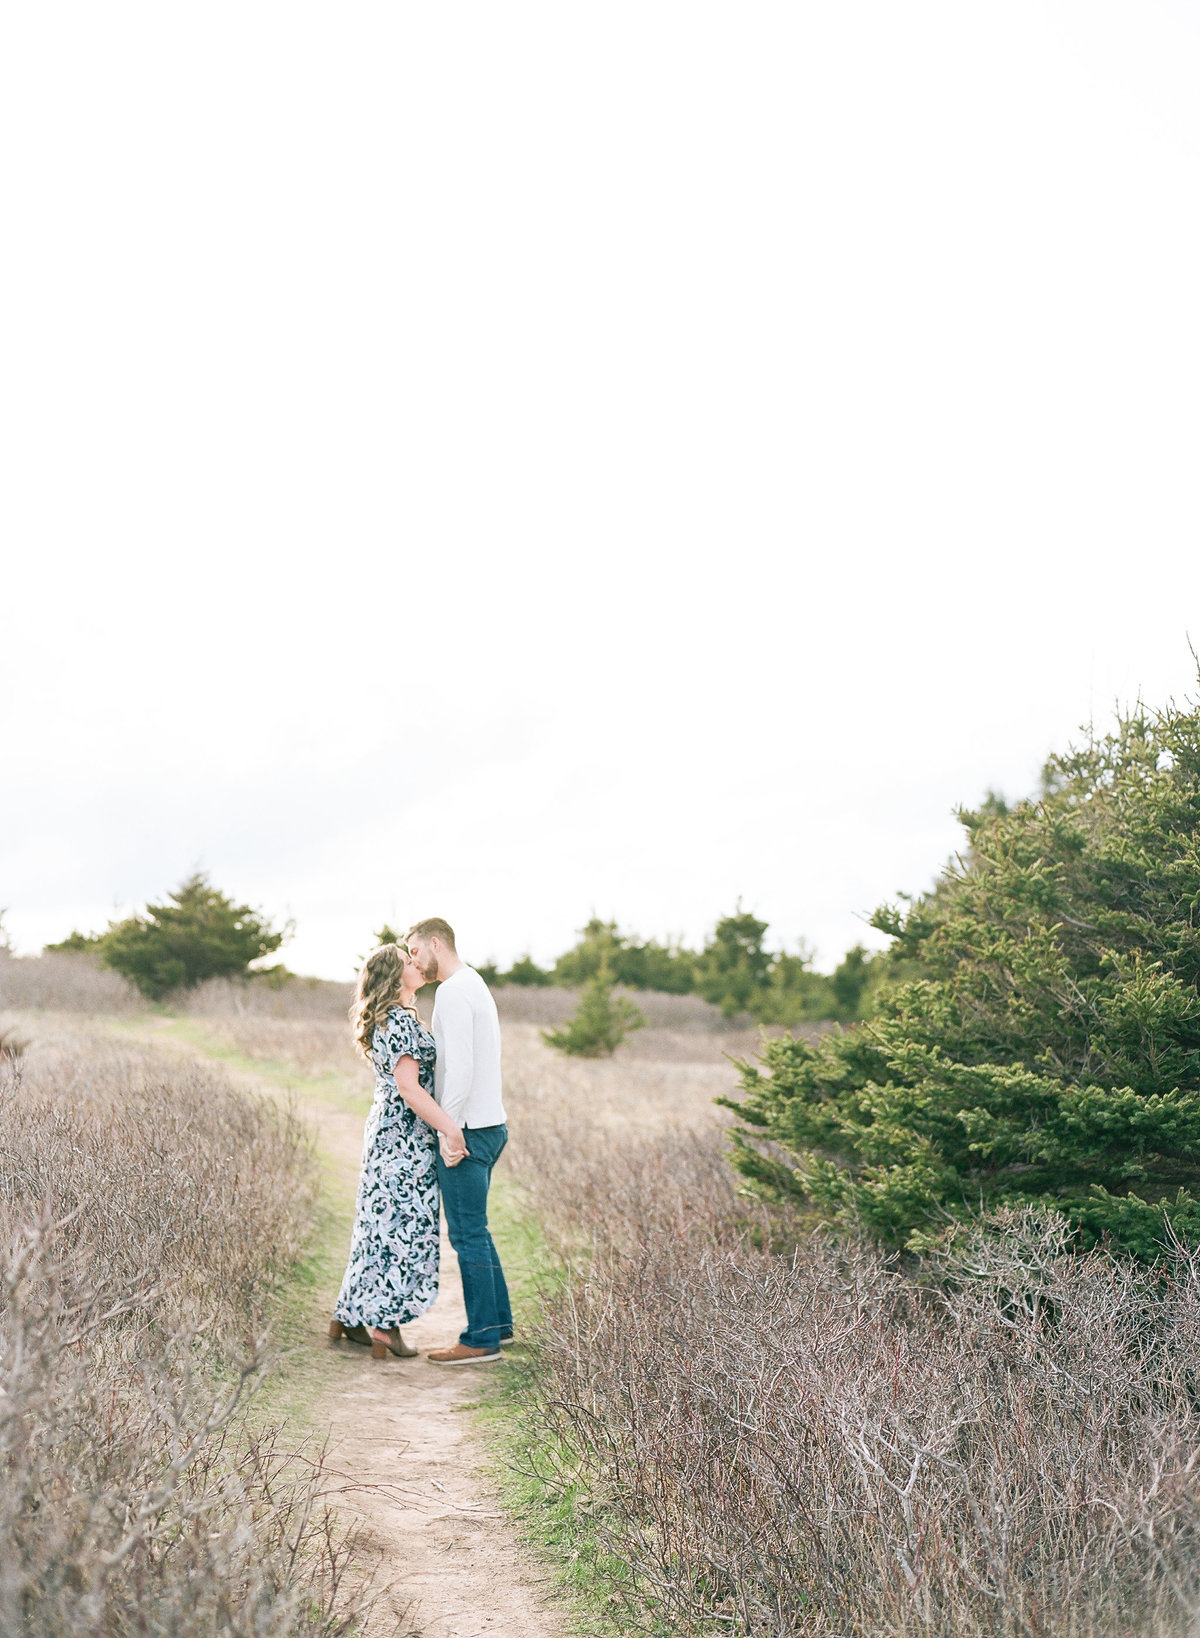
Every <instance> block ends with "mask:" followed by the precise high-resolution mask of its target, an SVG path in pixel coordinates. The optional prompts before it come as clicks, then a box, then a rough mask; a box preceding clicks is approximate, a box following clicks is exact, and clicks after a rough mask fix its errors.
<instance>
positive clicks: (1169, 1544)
mask: <svg viewBox="0 0 1200 1638" xmlns="http://www.w3.org/2000/svg"><path fill="white" fill-rule="evenodd" d="M527 1028H529V1027H528V1026H527ZM529 1033H530V1035H533V1034H534V1033H535V1032H533V1031H532V1029H531V1028H530V1029H529ZM507 1034H508V1037H509V1041H510V1047H511V1049H512V1052H513V1056H514V1059H515V1063H514V1066H513V1069H512V1071H510V1085H511V1087H512V1102H513V1106H514V1125H515V1129H516V1130H515V1138H514V1145H513V1149H514V1160H515V1162H516V1164H517V1165H518V1167H519V1169H520V1175H521V1178H522V1181H523V1183H524V1185H525V1187H526V1188H527V1190H528V1192H529V1195H530V1198H531V1199H532V1201H533V1202H534V1203H535V1205H536V1209H537V1211H538V1213H539V1216H540V1217H541V1220H542V1222H543V1224H544V1226H545V1227H546V1230H547V1232H548V1235H549V1237H550V1240H551V1244H552V1245H554V1246H555V1247H556V1248H557V1249H558V1251H559V1252H560V1254H561V1255H562V1256H563V1257H564V1258H565V1259H566V1260H567V1262H568V1265H569V1268H570V1275H569V1278H568V1279H567V1281H566V1283H565V1284H564V1285H563V1287H562V1288H561V1289H560V1290H559V1291H558V1292H557V1294H555V1295H552V1296H550V1297H549V1298H548V1299H547V1305H546V1310H545V1319H544V1324H543V1327H542V1331H541V1334H540V1337H539V1338H538V1343H537V1359H536V1362H535V1365H534V1366H533V1368H532V1370H531V1372H530V1375H529V1378H528V1383H527V1388H528V1393H529V1396H530V1397H529V1403H530V1407H531V1408H530V1411H529V1421H528V1431H529V1446H530V1451H531V1461H532V1462H533V1463H534V1464H535V1467H536V1469H537V1473H538V1477H539V1479H540V1482H541V1484H542V1486H543V1490H544V1492H548V1493H549V1494H550V1495H555V1494H560V1495H564V1496H567V1495H574V1496H579V1495H580V1494H584V1495H586V1497H587V1501H586V1503H585V1507H586V1510H587V1512H588V1515H589V1516H590V1517H593V1518H594V1519H596V1520H598V1521H599V1525H598V1528H599V1533H600V1536H601V1539H602V1540H603V1541H604V1543H605V1545H606V1546H607V1547H608V1548H609V1550H610V1551H611V1553H612V1555H613V1562H615V1563H616V1564H617V1565H619V1566H620V1568H619V1569H618V1570H617V1571H616V1573H614V1574H613V1576H612V1578H611V1582H610V1584H609V1587H608V1591H609V1595H610V1600H611V1601H610V1605H609V1607H610V1609H613V1610H619V1611H620V1613H619V1616H618V1617H617V1625H618V1627H619V1629H620V1630H621V1631H629V1632H633V1631H646V1632H662V1631H666V1632H670V1633H672V1634H680V1635H685V1638H701V1635H703V1638H710V1635H712V1634H714V1633H718V1632H731V1633H743V1634H748V1635H749V1634H755V1635H770V1638H799V1635H805V1638H835V1635H845V1638H851V1635H853V1638H902V1635H903V1638H916V1635H921V1638H935V1635H936V1638H984V1635H987V1638H1117V1635H1118V1634H1120V1635H1124V1638H1129V1635H1137V1638H1185V1635H1194V1634H1195V1632H1196V1631H1197V1630H1200V1395H1198V1392H1197V1384H1198V1383H1200V1256H1184V1255H1182V1254H1181V1255H1179V1256H1178V1257H1177V1258H1176V1260H1175V1262H1174V1264H1173V1266H1172V1267H1171V1268H1170V1269H1169V1270H1168V1271H1166V1272H1164V1273H1163V1274H1162V1275H1161V1277H1156V1276H1150V1277H1147V1276H1146V1275H1145V1274H1144V1273H1143V1272H1141V1271H1139V1270H1138V1269H1136V1268H1133V1267H1131V1266H1128V1265H1126V1264H1123V1263H1121V1262H1118V1261H1114V1260H1112V1259H1109V1258H1107V1257H1106V1256H1104V1255H1103V1254H1101V1253H1094V1254H1092V1255H1090V1256H1087V1257H1080V1256H1074V1255H1071V1254H1068V1253H1067V1251H1066V1250H1065V1248H1064V1246H1063V1244H1062V1241H1061V1238H1060V1235H1059V1231H1058V1230H1057V1228H1056V1227H1055V1225H1054V1224H1053V1222H1052V1221H1051V1220H1049V1219H1046V1218H1043V1217H1040V1216H1039V1215H1038V1214H1037V1213H1035V1212H1024V1213H1016V1212H1014V1213H1009V1214H1007V1215H1005V1216H1003V1217H1001V1218H998V1219H994V1220H993V1221H992V1222H991V1223H990V1224H989V1225H988V1226H987V1230H986V1232H985V1231H982V1230H981V1231H979V1232H977V1233H974V1234H973V1235H972V1236H970V1237H968V1238H967V1239H965V1240H964V1242H963V1243H962V1244H960V1247H959V1249H958V1251H957V1252H956V1253H955V1255H954V1256H953V1257H952V1258H950V1259H948V1260H947V1261H945V1262H944V1263H942V1264H941V1265H938V1266H933V1265H926V1266H925V1267H924V1268H923V1269H920V1270H914V1269H911V1268H910V1269H901V1268H899V1267H898V1266H897V1265H896V1264H895V1263H894V1262H892V1261H889V1260H888V1259H886V1258H885V1257H883V1256H882V1255H881V1254H880V1253H879V1252H878V1251H876V1250H874V1249H873V1248H872V1247H871V1246H869V1245H866V1244H856V1243H850V1242H846V1241H838V1240H835V1239H832V1238H827V1237H825V1236H822V1235H815V1236H806V1235H804V1234H802V1233H800V1232H799V1231H798V1230H797V1228H796V1227H795V1225H793V1226H792V1227H791V1229H790V1230H789V1227H788V1225H786V1224H780V1223H779V1222H778V1220H775V1221H773V1222H771V1221H768V1220H767V1219H766V1218H765V1216H763V1215H762V1214H761V1212H760V1210H759V1208H757V1207H756V1205H755V1203H754V1202H753V1201H752V1200H751V1199H749V1198H748V1197H747V1196H746V1195H745V1194H744V1193H742V1192H740V1189H741V1180H740V1179H738V1178H737V1177H736V1175H735V1174H733V1173H732V1172H731V1171H730V1169H729V1168H728V1166H727V1164H726V1162H725V1159H724V1155H723V1148H724V1141H725V1140H724V1138H723V1135H722V1133H721V1130H720V1128H719V1125H718V1124H717V1123H716V1122H715V1120H714V1119H713V1116H712V1113H711V1112H710V1110H709V1109H708V1107H707V1106H706V1098H707V1095H708V1094H709V1093H710V1092H711V1091H712V1090H713V1088H714V1086H715V1084H716V1082H717V1081H718V1080H719V1079H720V1076H721V1074H722V1071H720V1070H719V1069H717V1068H716V1067H715V1066H714V1067H712V1068H710V1069H704V1068H703V1067H702V1066H698V1065H680V1064H677V1063H672V1064H666V1065H662V1066H659V1068H658V1070H657V1071H656V1070H655V1068H654V1066H651V1065H647V1064H643V1063H639V1062H634V1061H629V1060H627V1061H626V1062H625V1063H624V1064H622V1063H620V1062H619V1061H616V1062H613V1063H611V1064H594V1063H571V1064H569V1065H564V1064H563V1062H562V1060H559V1059H551V1060H549V1061H547V1059H546V1058H545V1057H544V1056H540V1055H539V1054H538V1053H537V1052H536V1050H535V1049H534V1044H533V1042H532V1041H531V1040H530V1039H528V1038H526V1039H525V1040H523V1041H522V1040H521V1039H520V1038H514V1031H513V1030H512V1029H510V1030H509V1031H508V1032H507ZM726 1067H727V1066H726ZM673 1074H674V1075H676V1076H678V1077H679V1078H678V1079H677V1080H675V1081H674V1082H673V1080H672V1075H673ZM724 1084H725V1086H727V1085H728V1080H726V1082H725V1083H724ZM718 1089H722V1088H718ZM781 1235H783V1236H785V1237H786V1238H784V1239H783V1241H782V1243H784V1244H789V1243H790V1245H791V1247H792V1250H791V1251H789V1252H787V1253H786V1254H782V1255H781V1254H780V1251H779V1246H780V1244H781ZM772 1243H773V1244H774V1249H771V1247H772ZM600 1573H601V1574H602V1575H603V1574H604V1571H603V1567H601V1571H600Z"/></svg>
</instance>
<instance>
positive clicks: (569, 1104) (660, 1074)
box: [504, 1024, 737, 1167]
mask: <svg viewBox="0 0 1200 1638" xmlns="http://www.w3.org/2000/svg"><path fill="white" fill-rule="evenodd" d="M692 1039H694V1040H701V1041H706V1042H709V1043H711V1046H710V1048H709V1049H708V1050H707V1051H705V1052H704V1054H703V1056H693V1055H690V1054H681V1055H680V1056H678V1057H675V1056H672V1058H671V1059H670V1060H667V1059H661V1058H660V1059H653V1058H640V1057H633V1056H632V1055H630V1054H628V1049H627V1048H626V1047H621V1048H620V1049H619V1050H618V1051H617V1053H616V1054H615V1056H614V1057H612V1058H596V1059H585V1058H569V1057H566V1056H565V1055H564V1054H563V1053H561V1052H555V1051H554V1049H553V1048H552V1047H548V1046H547V1045H546V1044H545V1042H544V1041H543V1040H542V1039H541V1035H540V1032H539V1031H538V1030H537V1029H536V1028H535V1027H534V1026H533V1025H532V1024H506V1025H505V1026H504V1098H505V1105H506V1107H507V1109H508V1111H509V1114H510V1115H511V1116H512V1119H511V1120H510V1122H509V1125H510V1129H511V1131H512V1135H513V1143H514V1144H515V1145H516V1146H518V1148H519V1146H521V1145H523V1144H526V1143H528V1142H532V1141H534V1139H535V1136H536V1134H537V1133H539V1132H551V1133H552V1134H553V1142H554V1144H555V1145H556V1146H557V1147H558V1149H559V1150H560V1151H561V1153H562V1154H563V1155H566V1154H569V1153H570V1151H571V1150H573V1149H575V1148H577V1147H579V1146H581V1145H582V1146H584V1147H586V1146H587V1143H588V1141H589V1139H588V1136H587V1134H588V1133H589V1132H590V1131H591V1130H592V1129H593V1128H600V1129H602V1130H607V1131H614V1132H646V1133H651V1132H663V1131H666V1130H669V1129H673V1128H675V1127H679V1128H686V1129H688V1130H693V1129H696V1128H703V1127H708V1126H713V1125H716V1124H724V1123H725V1121H726V1119H727V1116H726V1113H725V1112H724V1111H723V1110H721V1109H718V1108H717V1106H716V1104H715V1103H714V1101H713V1100H714V1099H715V1098H716V1097H718V1096H719V1095H720V1094H722V1093H732V1092H734V1091H736V1088H737V1074H736V1071H735V1070H734V1068H733V1066H732V1064H731V1063H730V1062H729V1060H728V1058H727V1057H725V1056H724V1054H723V1053H722V1051H721V1045H722V1043H723V1042H724V1040H725V1037H723V1036H696V1037H692ZM515 1154H516V1150H515V1149H514V1155H515ZM553 1164H554V1160H553V1156H551V1159H550V1166H551V1167H552V1166H553Z"/></svg>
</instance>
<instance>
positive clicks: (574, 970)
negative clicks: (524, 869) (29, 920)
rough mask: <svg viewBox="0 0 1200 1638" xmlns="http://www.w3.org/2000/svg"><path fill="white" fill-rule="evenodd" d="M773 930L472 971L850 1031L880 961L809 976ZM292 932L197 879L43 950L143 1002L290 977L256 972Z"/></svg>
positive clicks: (607, 937) (570, 953) (724, 926)
mask: <svg viewBox="0 0 1200 1638" xmlns="http://www.w3.org/2000/svg"><path fill="white" fill-rule="evenodd" d="M768 925H769V924H768V923H767V922H765V921H761V920H760V919H759V918H758V917H756V916H753V915H751V914H750V913H749V912H748V911H744V910H743V909H742V907H741V905H740V904H739V905H738V907H737V909H736V910H735V912H734V914H733V915H731V916H725V917H723V918H722V919H721V920H720V921H718V922H717V924H716V927H715V929H714V930H713V933H712V935H711V937H710V938H709V940H708V941H707V943H706V944H705V945H704V946H703V948H701V949H700V950H689V949H687V948H686V947H685V946H684V945H682V944H670V943H667V944H664V943H659V942H658V941H657V940H655V939H647V940H642V939H639V938H638V937H637V936H636V935H634V934H631V933H623V932H622V931H621V930H620V929H619V928H618V926H617V923H616V922H615V921H602V920H600V919H599V918H598V917H593V918H592V919H591V920H590V921H589V922H588V924H587V926H586V927H584V928H582V929H581V931H580V935H579V938H578V941H577V942H576V943H575V944H574V945H573V946H572V947H571V949H569V950H567V951H566V952H565V953H564V954H563V955H561V956H559V958H558V960H557V961H556V962H555V963H554V965H553V966H552V967H539V966H538V965H537V964H536V963H535V962H534V961H533V960H532V959H531V957H530V956H528V955H524V956H521V957H520V958H519V959H518V960H517V961H515V962H513V964H512V966H511V967H509V968H508V969H506V970H503V971H502V970H501V969H499V968H498V967H497V966H496V965H495V963H494V962H484V963H482V964H481V965H480V966H479V967H478V968H477V971H478V972H479V973H480V975H481V976H482V977H483V978H484V980H485V981H486V982H487V983H488V984H489V985H491V986H493V987H501V986H504V985H507V984H514V985H525V986H535V985H536V986H548V985H560V986H562V987H563V988H565V989H583V988H584V987H585V986H587V985H589V984H590V983H592V982H594V981H596V980H602V981H603V982H604V983H606V984H608V985H616V986H619V987H621V988H624V989H630V990H657V991H660V992H662V993H666V994H669V995H698V996H700V997H701V998H702V999H704V1000H706V1001H710V1002H712V1003H713V1004H714V1005H715V1006H718V1007H720V1009H721V1012H722V1014H723V1015H724V1016H725V1017H727V1018H733V1017H736V1016H738V1015H745V1014H749V1015H750V1016H751V1017H752V1018H754V1019H755V1020H756V1021H758V1022H759V1023H765V1024H782V1025H789V1024H798V1023H802V1022H805V1021H806V1020H815V1019H834V1020H837V1021H839V1022H843V1023H850V1022H853V1021H855V1020H857V1019H859V1018H861V1017H862V1016H863V1015H864V1010H865V1008H866V1007H867V1005H869V990H870V986H871V982H872V979H873V978H878V977H879V976H880V975H881V974H882V970H883V967H882V965H879V966H877V965H876V964H877V963H878V962H879V958H878V957H877V956H874V955H872V954H871V953H869V952H868V951H866V950H865V949H864V948H863V947H862V946H861V945H857V946H856V947H855V948H854V949H853V950H851V951H849V952H848V954H847V955H846V956H845V957H844V958H843V960H842V962H841V963H840V965H839V966H838V967H837V968H836V969H835V970H834V972H833V973H831V974H829V975H828V976H827V975H825V974H823V973H817V972H814V971H813V968H812V958H811V956H810V955H809V954H807V953H806V952H805V951H804V950H803V948H802V949H801V950H800V951H799V952H798V953H797V954H794V955H791V954H788V953H786V952H784V951H775V952H772V951H770V950H768V949H767V947H766V943H765V940H766V934H767V930H768ZM291 932H292V925H291V923H288V924H286V925H284V926H283V927H275V926H273V925H272V923H271V922H270V920H269V919H268V918H267V917H266V916H264V914H263V913H262V912H261V911H260V910H256V909H254V908H252V907H251V906H250V905H247V904H237V903H235V901H234V900H233V899H231V898H230V897H229V896H228V895H227V894H225V893H222V892H221V891H220V889H219V888H216V887H214V886H213V885H212V883H211V882H210V881H209V879H208V877H207V876H206V875H204V873H203V872H200V871H196V872H194V873H193V874H192V875H190V876H188V877H187V878H186V879H185V880H184V881H183V882H181V883H180V885H179V886H178V887H177V888H175V890H174V891H173V892H171V893H169V894H168V895H167V896H166V898H165V899H164V900H163V901H162V902H161V903H157V904H148V905H147V906H146V908H145V910H144V911H143V912H141V913H139V914H135V915H132V916H126V917H124V918H123V919H121V920H119V921H114V922H111V923H110V924H109V926H108V927H107V928H106V929H105V931H104V932H102V933H79V932H73V933H71V935H70V936H69V937H68V938H65V939H62V940H60V941H59V942H58V943H57V944H48V945H47V946H46V948H47V950H49V951H54V952H63V951H66V952H72V953H77V954H88V955H93V956H95V957H96V958H97V959H99V960H100V961H101V962H102V963H103V964H104V965H105V966H107V967H111V968H113V970H114V971H116V972H119V973H122V974H123V975H124V976H125V977H126V978H128V979H130V980H131V982H132V983H134V984H135V985H136V986H137V988H138V989H139V990H140V991H141V992H142V994H143V995H145V996H147V997H148V998H149V999H150V1000H153V1001H161V1000H162V999H163V997H164V996H166V995H169V994H170V993H171V991H172V990H177V989H190V988H194V987H195V986H196V985H197V984H202V983H204V982H205V980H206V979H210V978H239V977H247V976H249V975H250V974H251V973H252V972H253V973H254V974H255V976H257V977H259V978H261V979H263V980H264V981H266V982H268V983H275V984H284V983H287V982H288V981H289V980H290V979H291V978H293V977H295V975H294V974H292V973H290V972H289V971H288V969H287V968H286V967H284V966H282V965H276V966H272V967H269V968H266V969H265V970H264V969H263V968H261V967H258V968H255V966H254V964H255V963H259V962H262V961H263V960H264V959H265V958H266V957H267V956H269V955H273V954H275V952H276V951H278V950H279V948H280V947H281V946H282V945H283V943H284V942H285V941H286V939H287V938H288V937H289V936H290V935H291ZM373 936H374V938H375V939H376V941H377V942H380V943H383V942H385V941H386V940H388V939H394V938H396V937H397V936H398V935H397V934H396V933H395V931H394V929H392V928H390V927H388V926H386V925H385V926H383V927H381V928H380V929H378V930H377V931H376V932H375V934H374V935H373Z"/></svg>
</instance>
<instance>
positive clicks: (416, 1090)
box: [393, 1053, 467, 1166]
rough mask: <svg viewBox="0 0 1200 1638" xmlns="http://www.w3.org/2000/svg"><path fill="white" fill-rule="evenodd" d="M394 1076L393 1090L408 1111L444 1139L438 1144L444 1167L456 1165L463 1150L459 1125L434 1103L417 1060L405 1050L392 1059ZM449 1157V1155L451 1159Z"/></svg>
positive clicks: (465, 1145)
mask: <svg viewBox="0 0 1200 1638" xmlns="http://www.w3.org/2000/svg"><path fill="white" fill-rule="evenodd" d="M393 1073H394V1074H395V1077H396V1090H397V1091H398V1092H399V1094H400V1096H401V1097H402V1098H403V1099H404V1101H405V1103H406V1104H407V1105H408V1107H409V1108H410V1109H411V1110H412V1112H413V1114H414V1115H417V1116H419V1117H420V1119H421V1120H423V1121H424V1122H425V1124H426V1125H427V1126H432V1127H433V1129H434V1131H435V1132H440V1133H441V1135H442V1137H443V1138H444V1139H445V1142H444V1144H443V1146H442V1158H443V1159H444V1160H445V1162H446V1164H447V1165H448V1166H453V1165H456V1164H457V1162H458V1161H460V1160H461V1159H462V1157H463V1156H464V1155H465V1154H466V1152H467V1143H466V1139H465V1138H464V1137H463V1131H462V1127H461V1126H460V1125H459V1124H458V1122H457V1121H456V1120H455V1119H454V1118H453V1116H451V1115H448V1114H447V1113H446V1111H445V1110H444V1109H443V1108H442V1106H441V1104H440V1103H438V1101H437V1099H436V1098H433V1097H431V1096H430V1095H429V1093H428V1092H426V1090H425V1088H424V1087H423V1086H422V1085H421V1082H420V1079H419V1076H418V1071H417V1060H416V1059H415V1058H411V1057H409V1055H408V1053H405V1054H404V1056H403V1057H401V1058H397V1059H396V1068H395V1070H394V1072H393ZM452 1156H453V1158H451V1157H452Z"/></svg>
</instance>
